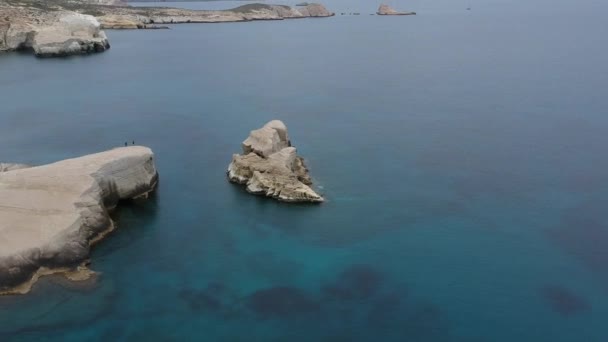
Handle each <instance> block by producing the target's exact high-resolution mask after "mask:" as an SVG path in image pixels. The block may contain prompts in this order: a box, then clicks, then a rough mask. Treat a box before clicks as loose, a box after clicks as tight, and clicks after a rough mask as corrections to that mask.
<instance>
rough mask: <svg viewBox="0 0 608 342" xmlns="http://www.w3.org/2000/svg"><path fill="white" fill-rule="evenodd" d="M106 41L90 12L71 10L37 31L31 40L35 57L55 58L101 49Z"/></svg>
mask: <svg viewBox="0 0 608 342" xmlns="http://www.w3.org/2000/svg"><path fill="white" fill-rule="evenodd" d="M109 48H110V43H109V42H108V38H107V37H106V35H105V33H104V32H103V31H102V30H101V25H100V24H99V22H98V21H97V19H95V17H93V16H90V15H84V14H78V13H71V14H67V15H64V16H62V17H60V18H59V20H58V21H57V22H55V23H53V24H52V25H49V26H45V27H42V28H40V29H38V30H37V32H36V34H35V35H34V38H33V40H32V49H33V50H34V53H35V54H36V56H40V57H55V56H69V55H78V54H84V53H91V52H103V51H105V50H107V49H109Z"/></svg>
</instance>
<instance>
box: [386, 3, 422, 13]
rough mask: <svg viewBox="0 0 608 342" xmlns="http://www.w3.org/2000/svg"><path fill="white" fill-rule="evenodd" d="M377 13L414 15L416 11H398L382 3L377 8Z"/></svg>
mask: <svg viewBox="0 0 608 342" xmlns="http://www.w3.org/2000/svg"><path fill="white" fill-rule="evenodd" d="M376 14H378V15H415V14H416V12H398V11H395V10H394V9H392V8H391V7H389V6H388V5H385V4H382V5H380V7H379V8H378V12H377V13H376Z"/></svg>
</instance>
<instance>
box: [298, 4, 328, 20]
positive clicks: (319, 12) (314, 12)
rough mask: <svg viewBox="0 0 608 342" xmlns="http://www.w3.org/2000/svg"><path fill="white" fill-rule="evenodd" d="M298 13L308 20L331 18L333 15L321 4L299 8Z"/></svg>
mask: <svg viewBox="0 0 608 342" xmlns="http://www.w3.org/2000/svg"><path fill="white" fill-rule="evenodd" d="M297 10H298V12H300V14H302V15H303V16H304V17H310V18H323V17H331V16H333V15H334V13H333V12H329V11H328V10H327V8H325V6H323V5H321V4H307V5H304V6H301V7H299V8H298V9H297Z"/></svg>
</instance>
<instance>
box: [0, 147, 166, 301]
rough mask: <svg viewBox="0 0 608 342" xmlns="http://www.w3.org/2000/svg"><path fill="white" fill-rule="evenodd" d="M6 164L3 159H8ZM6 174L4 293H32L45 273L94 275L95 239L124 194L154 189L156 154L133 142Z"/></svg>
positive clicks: (0, 237) (1, 250)
mask: <svg viewBox="0 0 608 342" xmlns="http://www.w3.org/2000/svg"><path fill="white" fill-rule="evenodd" d="M3 165H5V164H3ZM5 169H8V171H4V172H0V294H11V293H26V292H28V291H29V289H30V288H31V285H32V284H33V283H34V282H35V281H36V280H37V279H38V277H39V276H41V275H45V274H50V273H58V272H60V273H65V274H66V275H68V276H70V275H71V276H76V277H78V276H81V278H82V275H83V273H84V274H85V275H86V274H87V273H90V271H88V270H87V269H86V268H85V267H84V263H85V262H86V261H87V260H88V258H89V251H90V246H91V244H93V243H95V242H97V241H99V240H100V239H101V238H103V237H104V235H105V234H107V233H109V232H110V231H112V230H113V229H114V224H113V222H112V220H111V219H110V216H109V214H108V213H109V211H110V210H111V209H113V208H114V207H115V206H116V205H117V204H118V203H119V201H120V200H125V199H132V198H138V197H146V196H147V194H148V193H149V192H151V191H153V190H154V189H155V187H156V183H157V179H158V174H157V172H156V168H155V166H154V154H153V153H152V151H151V150H150V149H149V148H147V147H142V146H130V147H124V148H117V149H113V150H110V151H106V152H102V153H97V154H92V155H88V156H84V157H80V158H75V159H68V160H64V161H60V162H57V163H53V164H48V165H44V166H37V167H24V166H22V165H19V166H14V165H13V166H12V167H7V168H5Z"/></svg>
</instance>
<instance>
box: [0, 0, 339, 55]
mask: <svg viewBox="0 0 608 342" xmlns="http://www.w3.org/2000/svg"><path fill="white" fill-rule="evenodd" d="M333 15H334V13H332V12H330V11H328V10H327V9H326V8H325V7H324V6H323V5H321V4H308V5H306V6H302V7H298V8H297V9H296V8H292V7H289V6H283V5H268V4H248V5H244V6H240V7H237V8H233V9H230V10H222V11H200V10H187V9H178V8H167V7H131V6H127V5H126V4H124V3H122V2H120V1H117V0H99V1H93V0H88V1H85V0H62V1H56V0H21V1H19V0H0V52H3V51H17V50H29V51H32V52H33V53H34V54H35V55H36V56H39V57H57V56H69V55H78V54H88V53H93V52H103V51H106V50H107V49H109V48H110V42H109V41H108V38H107V36H106V34H105V32H104V31H103V30H104V29H155V28H166V27H163V26H157V25H159V24H180V23H225V22H247V21H255V20H284V19H298V18H323V17H330V16H333Z"/></svg>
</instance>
